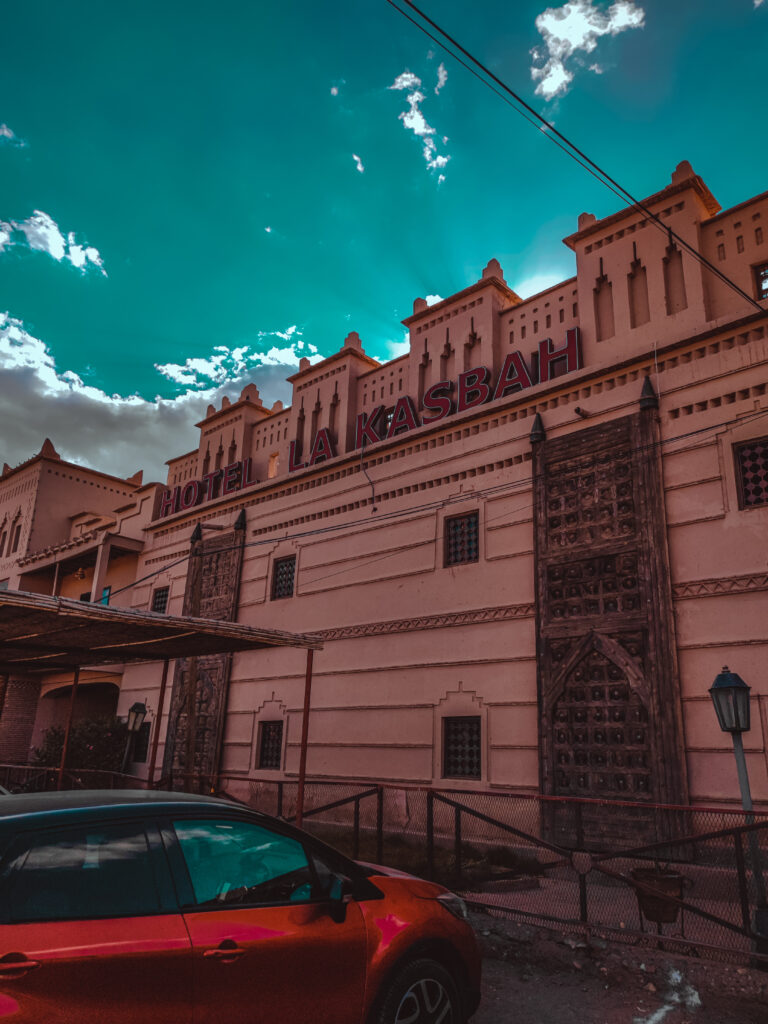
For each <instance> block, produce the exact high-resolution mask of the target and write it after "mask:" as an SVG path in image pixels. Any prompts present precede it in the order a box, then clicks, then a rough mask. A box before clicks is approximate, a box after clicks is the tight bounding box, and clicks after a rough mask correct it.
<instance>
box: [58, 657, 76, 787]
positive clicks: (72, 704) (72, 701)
mask: <svg viewBox="0 0 768 1024" xmlns="http://www.w3.org/2000/svg"><path fill="white" fill-rule="evenodd" d="M79 682H80V666H79V665H78V666H77V668H76V669H75V676H74V678H73V680H72V696H71V697H70V699H69V713H68V714H67V725H66V728H65V729H64V743H63V745H62V748H61V764H60V765H59V780H58V782H57V784H56V789H61V787H62V786H63V785H64V764H65V763H66V760H67V747H68V746H69V733H70V731H71V729H72V715H73V714H74V711H75V698H76V696H77V684H78V683H79Z"/></svg>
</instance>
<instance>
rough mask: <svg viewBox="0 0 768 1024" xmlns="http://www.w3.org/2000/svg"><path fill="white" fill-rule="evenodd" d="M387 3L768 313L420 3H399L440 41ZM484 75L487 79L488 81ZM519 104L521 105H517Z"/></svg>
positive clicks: (407, 0)
mask: <svg viewBox="0 0 768 1024" xmlns="http://www.w3.org/2000/svg"><path fill="white" fill-rule="evenodd" d="M386 2H387V3H388V4H389V6H390V7H392V8H394V10H396V11H397V12H398V13H399V14H401V15H402V16H403V17H404V18H406V19H407V20H408V21H410V22H411V24H413V25H415V27H416V28H418V29H419V31H421V32H423V33H424V35H426V36H428V37H429V38H430V39H431V40H432V41H433V42H435V43H437V45H438V46H441V47H442V48H443V49H445V50H446V51H447V52H448V53H449V54H450V55H451V56H452V57H453V58H454V59H455V60H458V61H459V63H460V64H462V65H463V66H464V67H465V68H467V70H469V71H471V73H472V74H474V76H475V77H476V78H477V79H478V80H479V81H481V82H483V84H484V85H486V86H487V87H488V88H490V89H491V90H492V91H493V92H494V93H496V95H497V96H499V95H501V94H500V93H499V89H501V90H502V92H503V93H504V96H502V97H501V98H502V99H504V98H505V97H510V98H511V100H512V101H514V102H510V101H509V100H506V102H507V103H508V105H509V106H512V107H513V108H514V109H515V110H517V112H518V113H519V114H520V115H521V116H523V117H524V118H525V119H526V121H528V122H529V123H532V124H534V125H535V126H536V128H537V129H538V130H539V131H541V132H542V133H543V134H544V135H546V136H547V138H549V139H550V141H551V142H554V144H555V145H556V146H558V147H559V148H560V149H561V150H563V152H565V153H566V154H567V155H568V156H570V157H571V159H573V160H574V161H575V162H576V163H578V164H579V165H580V166H581V167H583V168H584V169H585V170H586V171H588V172H589V173H590V174H591V175H592V176H593V177H594V178H596V179H597V180H598V181H600V182H601V183H602V184H603V185H605V186H606V188H608V189H610V191H611V192H613V193H614V194H615V195H617V196H618V197H619V198H620V199H622V201H623V202H629V203H630V204H631V205H632V206H633V207H635V208H636V209H637V210H639V211H640V212H641V213H643V214H644V215H645V218H646V219H647V220H649V221H651V223H652V224H654V226H655V227H657V228H659V229H660V230H661V231H663V232H664V234H665V235H667V236H668V238H669V239H670V241H671V240H672V239H674V240H675V242H676V243H677V244H678V245H679V246H680V247H681V248H682V249H684V250H685V251H686V252H687V253H688V254H689V255H691V256H693V258H694V259H696V260H698V262H699V263H700V264H701V265H702V266H703V267H706V268H707V269H708V270H709V271H710V272H711V273H713V274H714V275H715V276H716V277H717V278H719V279H720V280H721V281H722V282H723V283H724V284H725V285H727V286H728V287H729V288H732V289H733V290H734V291H735V292H736V293H737V294H738V295H739V296H741V298H743V299H744V300H745V301H746V302H748V303H749V304H750V305H751V306H753V307H754V308H755V309H756V310H758V311H759V312H761V313H763V312H765V309H764V307H763V306H761V305H760V303H759V302H758V301H757V300H756V299H754V298H753V297H752V296H751V295H749V294H748V293H747V292H745V291H744V290H743V289H742V288H741V287H740V286H739V285H737V284H736V282H735V281H733V280H732V279H731V278H730V277H728V276H727V274H725V273H723V271H722V270H720V269H719V268H718V267H716V266H715V265H714V264H713V263H712V262H711V261H710V260H708V259H707V257H706V256H704V255H702V254H701V253H700V252H699V251H698V249H696V248H695V246H693V245H691V244H690V243H689V242H687V241H686V240H685V239H684V238H682V237H681V236H680V235H679V234H678V233H677V232H676V231H674V230H673V229H672V228H670V227H669V225H667V224H665V223H664V222H663V221H662V219H661V218H660V217H659V216H658V214H655V213H654V212H653V211H652V210H650V209H649V208H648V207H647V206H646V205H645V204H644V203H643V202H642V201H641V200H639V199H636V198H635V196H633V195H632V193H631V192H629V191H628V190H627V189H625V188H624V187H623V186H622V185H620V184H619V182H618V181H616V179H615V178H613V177H611V175H610V174H608V172H607V171H604V170H603V168H602V167H600V166H599V165H598V164H597V163H595V161H594V160H592V159H590V157H588V156H587V154H586V153H585V152H584V151H583V150H581V149H580V148H579V147H578V146H577V145H576V144H575V143H573V142H571V140H570V139H568V138H567V137H566V136H565V135H563V134H562V132H560V131H558V130H557V128H555V126H554V125H553V124H552V122H551V121H547V119H546V118H544V117H542V115H541V114H539V113H538V112H537V111H536V110H534V109H533V107H531V106H530V104H528V103H526V102H525V100H524V99H523V98H522V96H520V95H519V94H518V93H516V92H515V91H514V90H513V89H512V88H511V87H510V86H508V85H507V84H506V82H504V81H502V79H500V78H499V77H498V76H497V75H495V74H494V73H493V72H492V71H491V70H490V68H488V67H486V65H485V64H483V62H482V61H481V60H479V59H478V58H477V57H475V56H474V55H473V54H471V53H470V52H469V51H468V50H467V49H465V48H464V47H463V46H462V45H461V43H459V42H458V40H457V39H455V38H454V37H453V36H452V35H450V34H449V33H448V32H446V31H445V29H443V28H441V27H440V26H439V25H438V24H437V23H436V22H434V21H433V20H432V19H431V18H430V17H428V16H427V15H426V14H425V13H424V12H423V11H422V10H421V9H420V8H419V7H417V6H416V4H414V3H412V2H411V0H399V3H403V4H406V5H407V6H408V7H409V8H411V10H413V11H415V12H416V14H417V15H418V16H419V18H422V19H423V20H424V21H425V22H426V23H427V24H428V25H430V26H431V27H432V28H433V29H434V30H435V32H437V33H438V35H439V36H440V38H439V39H438V38H436V36H435V35H433V34H432V32H429V31H428V30H427V29H426V28H425V27H424V25H422V24H421V23H420V22H419V21H418V20H417V19H416V18H413V17H411V15H409V14H408V12H407V11H404V10H403V9H402V8H401V7H399V6H398V3H396V2H395V0H386ZM446 40H447V42H448V43H449V44H450V46H452V47H454V48H455V49H456V50H458V51H459V53H461V54H463V56H464V57H465V58H466V60H462V59H461V58H460V57H459V56H457V54H456V53H454V52H453V51H452V50H451V49H450V48H449V46H448V45H446ZM467 61H469V62H471V64H473V65H474V66H475V67H476V68H479V72H476V71H474V70H473V69H472V68H471V67H469V66H468V64H467ZM483 76H487V78H485V77H483ZM488 79H490V82H489V81H488ZM491 82H493V83H494V85H495V86H498V88H495V87H494V85H491ZM515 104H517V106H515ZM521 108H522V109H521Z"/></svg>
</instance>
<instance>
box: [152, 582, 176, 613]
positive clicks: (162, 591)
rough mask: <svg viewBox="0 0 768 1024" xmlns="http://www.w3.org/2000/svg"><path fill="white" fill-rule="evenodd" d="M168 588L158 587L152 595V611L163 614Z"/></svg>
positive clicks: (166, 604) (166, 605)
mask: <svg viewBox="0 0 768 1024" xmlns="http://www.w3.org/2000/svg"><path fill="white" fill-rule="evenodd" d="M170 589H171V588H170V587H158V588H157V590H155V591H154V592H153V594H152V611H153V612H160V614H161V615H162V614H164V613H165V610H166V608H167V607H168V594H169V591H170Z"/></svg>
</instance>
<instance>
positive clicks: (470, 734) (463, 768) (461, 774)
mask: <svg viewBox="0 0 768 1024" xmlns="http://www.w3.org/2000/svg"><path fill="white" fill-rule="evenodd" d="M443 777H444V778H446V779H479V778H480V777H481V760H480V716H479V715H478V716H462V717H460V718H444V719H443Z"/></svg>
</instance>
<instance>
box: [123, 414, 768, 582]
mask: <svg viewBox="0 0 768 1024" xmlns="http://www.w3.org/2000/svg"><path fill="white" fill-rule="evenodd" d="M764 416H768V409H763V410H760V411H759V412H754V413H751V414H750V415H749V416H744V417H733V418H731V419H728V420H722V421H721V422H719V423H714V424H712V423H710V424H708V425H707V426H705V427H697V428H696V429H695V430H688V431H686V432H685V433H682V434H676V435H675V436H674V437H660V438H659V439H658V441H652V442H651V443H650V444H642V445H633V446H630V447H629V449H628V451H629V452H630V453H632V454H635V453H645V454H647V453H648V452H652V451H654V450H656V449H661V448H662V447H663V446H664V445H668V444H673V443H674V442H676V441H685V440H687V439H688V438H691V437H696V436H698V435H699V434H704V433H707V432H709V431H717V430H725V429H727V428H728V427H729V426H731V425H732V424H734V423H738V424H739V425H741V424H744V423H750V422H751V421H752V420H756V419H760V418H761V417H764ZM688 450H689V449H688V448H681V449H679V451H677V452H675V454H679V452H680V451H688ZM539 479H540V477H539V476H536V475H534V474H531V476H530V477H526V478H525V479H523V480H515V481H512V482H509V481H504V482H502V483H499V484H493V485H491V486H490V487H485V488H481V489H480V490H476V491H472V492H468V493H467V494H457V495H449V496H448V497H445V498H437V499H435V500H434V501H430V502H423V503H422V504H420V505H412V506H409V507H408V508H406V509H399V510H393V511H392V512H384V513H382V514H380V515H379V516H377V518H376V519H375V520H371V519H370V518H360V519H355V520H352V522H344V523H333V524H330V525H328V526H321V527H317V528H313V529H311V530H302V531H300V532H298V533H292V534H286V535H285V536H282V537H275V536H271V537H264V538H262V539H261V540H253V541H246V542H245V543H244V544H242V545H241V544H234V545H232V546H230V547H226V548H219V549H217V551H216V552H215V554H226V553H227V552H230V551H237V550H240V549H241V548H242V549H246V548H258V547H265V546H268V545H274V544H275V543H276V542H277V541H278V540H280V541H284V540H303V539H305V538H306V537H317V536H322V535H324V534H328V533H336V532H338V531H340V530H349V529H352V528H354V527H356V526H365V527H370V526H371V525H372V523H375V524H376V525H378V524H381V523H385V522H387V521H390V520H393V519H402V518H405V517H407V516H412V515H414V514H417V513H419V512H429V511H434V510H436V509H440V508H446V507H448V506H450V505H452V504H455V503H457V502H466V501H467V499H468V498H469V497H471V498H487V497H493V496H501V493H500V492H503V493H505V494H514V493H516V492H517V491H519V490H526V489H530V488H531V487H533V486H535V484H536V483H537V482H538V480H539ZM532 508H533V503H532V502H530V503H528V504H526V505H521V506H520V507H519V508H515V509H512V510H505V511H504V512H503V513H500V515H499V516H495V517H493V518H491V519H486V520H485V523H486V525H489V524H491V523H494V522H497V521H498V520H499V519H502V518H504V517H505V516H508V515H509V514H510V511H511V512H512V513H514V512H522V511H525V510H526V509H532ZM393 554H394V552H391V551H388V552H386V553H385V554H384V555H381V556H376V558H375V559H374V561H373V562H371V561H366V560H365V559H357V560H356V564H358V565H359V564H361V562H362V564H365V565H371V564H375V562H377V561H383V560H385V559H386V558H390V557H392V555H393ZM190 555H191V552H187V553H186V554H184V555H181V556H180V557H179V558H177V559H176V560H175V561H173V562H170V563H168V564H167V565H164V566H161V567H160V568H159V569H156V570H154V571H153V572H151V573H148V574H147V575H146V576H142V577H141V579H138V580H135V581H134V582H133V583H128V584H126V585H125V586H124V587H120V589H119V590H113V591H112V592H111V594H110V597H114V596H116V595H117V594H122V593H124V592H125V591H126V590H131V589H132V588H133V587H136V586H138V585H139V584H141V583H145V582H146V581H147V580H150V579H152V578H154V577H155V576H159V575H161V574H162V573H164V572H167V571H168V570H169V569H172V568H174V566H177V565H180V564H181V563H182V562H186V561H188V560H189V558H190ZM349 571H350V570H349V568H345V569H341V570H338V571H337V572H334V573H330V574H328V575H327V576H321V577H317V578H316V579H315V580H313V582H315V583H319V582H321V581H322V580H324V579H330V578H331V577H332V576H336V575H341V574H343V573H345V572H349Z"/></svg>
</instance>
